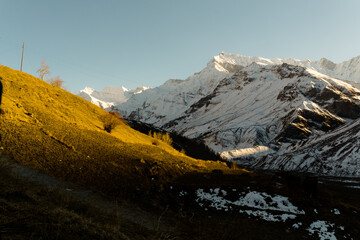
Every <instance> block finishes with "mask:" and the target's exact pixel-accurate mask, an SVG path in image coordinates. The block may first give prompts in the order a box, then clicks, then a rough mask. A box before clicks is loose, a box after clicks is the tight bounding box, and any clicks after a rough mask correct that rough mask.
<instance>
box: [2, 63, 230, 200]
mask: <svg viewBox="0 0 360 240" xmlns="http://www.w3.org/2000/svg"><path fill="white" fill-rule="evenodd" d="M0 78H1V82H2V84H3V86H4V93H3V99H2V100H3V101H2V105H1V109H2V112H3V114H2V115H1V121H0V134H1V135H2V141H1V144H2V146H3V147H4V149H5V152H6V153H7V154H10V155H11V156H12V157H13V158H14V159H15V160H16V161H18V162H20V163H22V164H25V165H27V166H29V167H32V168H37V169H41V170H43V171H45V172H46V173H48V174H50V175H53V176H56V177H60V178H63V179H66V180H69V181H73V182H75V183H80V184H85V185H87V186H91V187H93V188H96V189H99V190H102V191H104V192H108V193H111V194H114V195H121V194H125V195H126V194H127V192H128V191H134V189H136V187H135V186H139V187H144V188H145V187H147V185H149V184H150V183H151V179H152V178H155V177H156V178H157V179H158V181H168V180H169V179H171V178H175V177H176V176H179V175H181V174H183V173H186V172H189V171H205V172H207V171H211V170H212V169H224V170H226V169H227V168H226V166H225V165H224V164H221V163H217V162H208V161H200V160H195V159H192V158H189V157H186V156H185V155H183V154H181V153H179V152H178V151H176V150H174V149H173V148H172V147H170V146H169V145H167V144H165V143H162V142H157V144H156V145H154V139H153V138H151V137H149V136H147V135H144V134H141V133H139V132H136V131H134V130H133V129H131V128H130V127H129V126H127V125H126V124H125V123H121V124H120V125H119V126H118V127H117V128H115V129H114V130H113V132H112V133H111V134H108V133H106V132H105V131H103V130H102V129H103V126H102V123H101V122H100V120H99V116H101V115H102V114H104V113H105V111H104V110H102V109H101V108H99V107H97V106H95V105H93V104H91V103H89V102H88V101H86V100H84V99H82V98H80V97H78V96H74V95H72V94H70V93H68V92H66V91H64V90H62V89H60V88H56V87H53V86H51V85H49V84H47V83H46V82H44V81H42V80H40V79H38V78H35V77H33V76H30V75H28V74H26V73H22V72H19V71H15V70H12V69H10V68H8V67H4V66H0Z"/></svg>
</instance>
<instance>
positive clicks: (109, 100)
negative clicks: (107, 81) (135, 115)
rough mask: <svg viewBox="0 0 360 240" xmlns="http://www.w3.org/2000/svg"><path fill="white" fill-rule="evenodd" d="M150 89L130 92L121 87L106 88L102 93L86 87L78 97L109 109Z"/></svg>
mask: <svg viewBox="0 0 360 240" xmlns="http://www.w3.org/2000/svg"><path fill="white" fill-rule="evenodd" d="M147 89H149V88H148V87H137V88H136V89H133V90H129V89H127V88H125V87H123V86H120V87H106V88H104V89H103V90H101V91H100V92H98V91H96V90H95V89H93V88H90V87H85V88H84V89H83V90H80V92H79V94H78V96H80V97H82V98H84V99H86V100H88V101H90V102H92V103H93V104H95V105H97V106H99V107H101V108H104V109H109V108H111V107H113V106H115V105H118V104H120V103H123V102H126V101H127V100H128V99H129V98H130V97H131V96H132V95H136V94H140V93H142V92H143V91H145V90H147Z"/></svg>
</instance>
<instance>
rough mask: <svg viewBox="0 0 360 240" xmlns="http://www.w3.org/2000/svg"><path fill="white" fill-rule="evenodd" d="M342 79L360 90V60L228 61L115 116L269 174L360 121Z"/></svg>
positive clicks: (150, 93)
mask: <svg viewBox="0 0 360 240" xmlns="http://www.w3.org/2000/svg"><path fill="white" fill-rule="evenodd" d="M339 79H344V80H348V81H353V82H358V83H359V82H360V56H359V57H356V58H353V59H351V60H349V61H345V62H342V63H339V64H335V63H333V62H331V61H330V60H327V59H325V58H322V59H320V60H319V61H310V60H303V61H300V60H297V59H292V58H289V59H279V58H274V59H266V58H262V57H247V56H242V55H238V54H229V53H221V54H219V55H218V56H215V57H213V58H212V59H211V60H210V61H209V63H208V64H207V66H206V67H205V68H204V69H203V70H202V71H200V72H198V73H195V74H194V75H192V76H190V77H188V78H187V79H186V80H178V79H170V80H168V81H167V82H165V83H164V84H163V85H161V86H159V87H156V88H152V89H147V90H146V91H143V92H141V93H140V94H133V95H131V96H130V97H129V98H128V99H127V100H124V101H122V102H120V103H119V104H116V103H114V108H116V109H118V110H119V111H120V112H121V113H122V114H123V115H124V116H125V117H127V118H130V119H135V120H140V121H143V122H146V123H150V124H153V125H155V126H157V127H162V128H165V129H167V130H168V131H176V132H178V133H181V134H183V135H185V136H187V137H190V138H197V139H201V140H204V141H205V142H206V143H207V144H208V145H209V146H210V147H211V148H212V149H213V150H215V151H217V152H221V153H222V156H223V157H224V158H227V159H240V160H242V161H243V160H244V159H245V160H251V162H249V164H250V165H254V164H255V165H256V166H261V167H268V166H269V164H271V162H272V160H271V159H278V158H277V156H279V155H278V154H280V153H289V152H288V150H289V149H291V148H292V147H293V146H295V145H296V144H299V143H300V142H302V141H303V140H308V139H310V140H311V139H318V138H320V137H321V136H325V135H326V134H327V133H328V132H331V131H332V130H334V129H336V128H337V127H339V126H341V125H344V124H345V123H348V122H350V121H352V119H357V118H358V117H360V91H359V90H358V89H356V88H354V87H352V86H351V85H350V84H347V83H345V82H343V81H341V80H339ZM91 96H92V97H95V95H94V94H91ZM103 99H105V98H101V97H100V96H99V98H98V100H103ZM122 99H125V98H122ZM114 102H115V101H114ZM289 154H290V153H289ZM264 156H267V157H266V158H264ZM270 156H271V158H270ZM259 159H262V160H263V161H262V162H261V163H260V162H258V161H257V160H259ZM264 159H265V160H264ZM284 161H285V160H284ZM255 165H254V166H255ZM271 166H272V167H268V168H276V167H278V168H281V167H282V166H283V165H281V164H274V165H271ZM292 166H293V165H292ZM289 169H290V168H289ZM301 169H302V170H304V169H303V168H301ZM307 170H309V169H307ZM310 170H311V169H310ZM313 170H314V171H318V169H315V168H314V169H313ZM348 172H349V173H350V172H352V173H354V171H350V170H349V171H348ZM332 173H333V172H332ZM359 174H360V173H359Z"/></svg>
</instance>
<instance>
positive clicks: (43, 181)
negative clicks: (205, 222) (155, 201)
mask: <svg viewBox="0 0 360 240" xmlns="http://www.w3.org/2000/svg"><path fill="white" fill-rule="evenodd" d="M0 163H5V164H9V165H10V169H11V174H12V175H13V176H15V177H17V178H20V179H22V180H25V181H31V182H34V183H36V184H39V185H40V186H43V187H46V188H49V189H56V190H58V191H60V192H62V193H64V194H65V195H67V196H70V197H72V198H74V199H76V200H79V201H81V202H83V203H85V204H88V205H89V206H91V207H94V208H97V209H99V210H100V211H101V212H103V213H105V214H114V215H116V216H119V217H121V218H123V219H125V220H128V221H130V222H132V223H136V224H139V225H141V226H143V227H145V228H147V229H150V230H156V231H161V232H174V231H175V227H174V226H175V224H173V223H171V221H169V219H166V220H164V219H162V218H161V216H156V215H154V214H150V213H148V212H146V211H143V210H141V209H138V208H135V207H132V206H126V205H119V204H118V203H117V202H115V201H114V200H111V199H110V198H109V197H107V196H105V195H103V194H101V193H97V192H94V191H91V190H88V189H85V188H84V187H81V186H79V185H76V184H73V183H69V182H66V181H63V180H59V179H56V178H54V177H51V176H49V175H47V174H45V173H43V172H41V171H39V170H36V169H32V168H29V167H26V166H24V165H21V164H19V163H16V162H15V161H14V160H12V159H11V158H10V157H9V156H7V155H5V154H4V153H3V152H2V151H1V150H0Z"/></svg>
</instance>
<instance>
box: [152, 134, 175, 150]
mask: <svg viewBox="0 0 360 240" xmlns="http://www.w3.org/2000/svg"><path fill="white" fill-rule="evenodd" d="M149 136H151V137H153V138H155V139H158V140H160V141H162V142H164V143H166V144H168V145H170V146H171V144H172V142H173V140H172V138H171V137H170V135H169V133H161V132H152V131H150V132H149ZM155 145H157V144H155Z"/></svg>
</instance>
